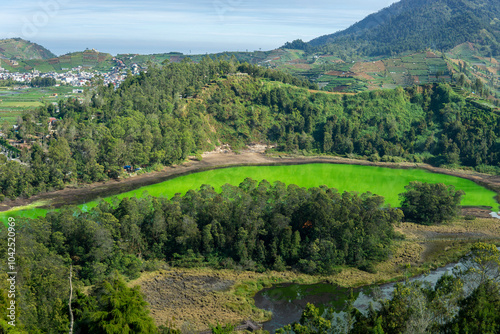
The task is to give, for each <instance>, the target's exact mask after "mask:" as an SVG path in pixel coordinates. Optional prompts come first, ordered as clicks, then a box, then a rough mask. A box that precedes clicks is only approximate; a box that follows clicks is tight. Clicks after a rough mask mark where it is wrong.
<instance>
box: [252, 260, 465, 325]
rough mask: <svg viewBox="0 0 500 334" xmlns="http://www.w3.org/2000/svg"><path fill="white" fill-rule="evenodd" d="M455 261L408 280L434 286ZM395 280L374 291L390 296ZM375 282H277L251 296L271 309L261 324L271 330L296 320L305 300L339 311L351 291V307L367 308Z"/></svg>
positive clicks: (362, 309) (384, 296)
mask: <svg viewBox="0 0 500 334" xmlns="http://www.w3.org/2000/svg"><path fill="white" fill-rule="evenodd" d="M456 265H457V264H455V263H452V264H449V265H447V266H444V267H441V268H438V269H436V270H433V271H431V272H430V273H429V274H426V275H419V276H415V277H413V278H411V279H410V281H416V280H418V281H424V282H429V283H430V284H431V285H432V286H434V285H435V284H436V283H437V281H438V280H439V278H440V277H441V276H443V275H444V274H445V273H449V274H451V272H452V270H453V268H454V267H455V266H456ZM395 284H396V283H387V284H382V285H378V288H379V289H378V290H379V292H377V295H378V296H379V298H382V299H388V298H390V297H391V294H392V291H393V290H394V286H395ZM375 286H377V285H370V286H366V287H361V288H357V289H347V288H342V287H338V286H335V285H332V284H326V283H320V284H313V285H301V284H279V285H275V286H273V287H271V288H267V289H263V290H261V291H259V292H258V293H257V294H256V295H255V297H254V300H255V305H256V306H257V307H258V308H261V309H264V310H268V311H271V312H272V313H273V318H272V319H271V320H270V321H268V322H266V323H264V324H263V325H264V329H265V330H268V331H269V332H271V333H274V331H275V330H276V329H277V328H280V327H283V326H284V325H287V324H290V323H292V322H295V321H297V322H298V321H299V320H300V316H301V315H302V311H303V310H304V308H305V307H306V305H307V303H312V304H314V305H316V306H317V307H319V308H320V312H323V311H324V309H325V308H326V307H333V308H334V309H335V310H337V311H341V310H342V309H343V308H344V306H345V301H346V300H347V299H348V298H349V297H350V295H351V293H352V295H353V297H354V298H355V302H354V307H356V308H357V309H359V310H360V311H366V310H368V307H369V305H370V302H373V296H372V293H371V292H372V290H373V287H375Z"/></svg>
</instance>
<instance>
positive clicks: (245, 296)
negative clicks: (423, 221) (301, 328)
mask: <svg viewBox="0 0 500 334" xmlns="http://www.w3.org/2000/svg"><path fill="white" fill-rule="evenodd" d="M394 228H395V230H396V232H398V233H400V234H402V235H404V239H403V240H399V241H396V242H394V244H393V246H392V250H391V255H390V257H389V259H388V260H386V261H384V262H381V263H378V264H377V265H376V266H375V269H376V271H377V272H376V273H368V272H365V271H361V270H359V269H357V268H352V267H344V268H343V269H342V271H341V272H340V273H338V274H335V275H330V276H311V275H305V274H301V273H297V272H294V271H293V270H288V271H285V272H275V271H268V272H264V273H255V272H250V271H242V270H227V269H224V270H215V269H210V268H196V269H183V268H168V267H165V269H162V270H159V271H156V272H151V273H144V274H143V275H142V276H141V277H140V278H139V279H137V280H135V281H132V282H130V283H129V284H130V285H131V286H136V285H139V286H140V287H141V291H142V292H143V293H144V295H145V300H146V301H147V302H148V303H149V305H150V306H149V308H150V310H151V316H152V317H153V319H154V320H155V322H156V324H157V325H158V326H159V325H164V324H165V323H169V324H170V326H172V325H173V326H175V327H176V328H178V329H181V328H184V329H185V330H186V329H189V328H191V329H193V330H198V331H200V330H205V329H208V328H209V327H210V325H215V324H216V323H217V322H219V323H222V324H225V323H232V324H238V323H240V322H241V321H243V320H247V319H252V320H254V321H256V322H263V321H265V320H268V319H269V317H270V316H271V314H270V313H269V312H266V311H263V310H259V309H258V308H256V307H255V303H254V300H253V296H254V295H255V293H257V292H258V291H260V290H261V289H263V288H265V287H270V286H271V285H272V284H277V283H300V284H313V283H318V282H327V283H331V284H337V285H340V286H343V287H358V286H362V285H368V284H375V283H383V282H388V281H394V280H401V279H402V278H403V277H404V275H407V274H410V275H418V274H421V273H425V272H428V271H429V270H431V269H434V268H437V267H441V266H444V265H446V264H448V263H451V262H456V261H457V260H458V259H459V258H460V257H461V256H463V255H464V254H465V253H466V252H467V250H468V248H469V246H470V245H471V244H472V243H474V242H477V241H483V242H492V243H497V244H498V243H499V242H500V222H499V221H498V220H497V219H492V218H485V219H474V220H465V219H463V218H461V219H458V220H456V221H454V222H451V223H446V224H442V225H436V226H424V225H417V224H413V223H400V224H397V225H396V226H395V227H394Z"/></svg>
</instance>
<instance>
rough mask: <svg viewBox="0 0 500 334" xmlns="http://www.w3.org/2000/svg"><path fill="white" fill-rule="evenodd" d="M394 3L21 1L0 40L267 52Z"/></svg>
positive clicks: (114, 49)
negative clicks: (15, 38)
mask: <svg viewBox="0 0 500 334" xmlns="http://www.w3.org/2000/svg"><path fill="white" fill-rule="evenodd" d="M394 2H397V1H396V0H350V1H340V0H316V1H313V0H307V1H304V0H268V1H265V0H195V1H189V0H186V1H179V0H176V1H171V0H143V1H128V0H121V1H118V0H100V1H98V0H86V1H76V0H36V1H35V0H22V1H6V3H4V4H2V7H1V11H0V39H1V38H7V37H21V38H24V39H27V40H30V41H32V42H35V43H39V44H41V45H43V46H45V47H46V48H48V49H49V50H51V51H52V52H54V53H56V54H58V55H61V54H65V53H67V52H70V51H82V50H84V49H85V48H95V49H97V50H99V51H102V52H109V53H111V54H113V55H115V54H117V53H129V52H130V53H143V54H148V53H162V52H170V51H180V52H184V53H189V52H190V51H191V52H192V53H193V54H194V53H205V52H209V53H211V52H220V51H245V50H247V49H248V50H249V51H254V50H258V49H259V48H260V49H262V50H270V49H274V48H277V47H279V46H281V45H283V44H284V43H285V42H287V41H292V40H294V39H297V38H301V39H303V40H304V41H309V40H311V39H313V38H315V37H318V36H321V35H325V34H330V33H333V32H335V31H338V30H342V29H345V28H347V27H348V26H350V25H351V24H353V23H355V22H357V21H360V20H361V19H363V18H364V17H365V16H366V15H368V14H371V13H373V12H376V11H378V10H380V9H382V8H384V7H387V6H389V5H391V4H392V3H394Z"/></svg>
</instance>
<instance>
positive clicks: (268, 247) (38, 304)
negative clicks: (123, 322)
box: [0, 179, 402, 333]
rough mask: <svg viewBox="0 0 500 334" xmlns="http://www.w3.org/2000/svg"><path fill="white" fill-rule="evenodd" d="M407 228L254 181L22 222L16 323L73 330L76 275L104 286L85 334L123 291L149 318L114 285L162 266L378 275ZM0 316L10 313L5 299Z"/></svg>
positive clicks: (347, 196)
mask: <svg viewBox="0 0 500 334" xmlns="http://www.w3.org/2000/svg"><path fill="white" fill-rule="evenodd" d="M401 218H402V213H401V211H400V210H398V209H393V208H390V207H386V206H385V205H384V199H383V198H382V197H380V196H377V195H373V194H370V193H366V194H357V193H348V192H345V193H343V194H340V193H338V192H337V191H336V190H335V189H332V188H327V187H319V188H310V189H305V188H299V187H298V186H295V185H289V186H288V187H287V186H285V185H284V184H282V183H280V182H277V183H275V184H273V185H271V184H269V182H267V181H262V182H260V183H257V182H256V181H254V180H251V179H246V180H245V181H244V182H243V183H241V184H240V185H239V186H238V187H236V186H231V185H225V186H223V188H222V191H221V192H220V193H218V192H215V191H214V189H213V188H212V187H211V186H208V185H206V186H203V187H201V189H199V190H196V191H195V190H191V191H189V192H188V193H187V194H186V195H184V196H179V195H177V196H175V197H173V198H171V199H167V198H153V197H147V198H143V199H136V198H130V199H128V198H127V199H123V200H121V201H120V202H118V203H114V205H111V204H110V203H108V202H105V201H102V202H101V203H100V204H99V205H98V206H97V207H96V208H95V209H93V210H92V211H91V212H81V211H80V210H78V209H77V208H72V207H67V208H63V209H61V210H60V211H59V212H52V213H49V214H48V215H47V216H46V217H45V218H39V219H35V220H29V219H26V220H24V221H21V220H19V221H18V222H17V226H18V227H17V236H18V237H17V240H16V243H17V246H16V249H17V254H16V257H17V266H18V268H19V269H18V281H17V291H18V296H19V297H18V298H17V303H18V309H20V310H22V313H20V314H19V316H18V321H19V323H22V324H24V326H25V328H26V330H27V331H28V332H29V333H52V332H57V331H58V330H60V329H61V328H64V327H65V326H66V327H67V326H68V311H67V310H68V308H67V300H68V299H67V298H68V297H67V296H68V289H69V286H68V285H69V282H68V279H67V277H68V275H69V270H70V269H69V268H70V265H71V266H72V268H73V269H72V270H73V275H74V281H75V282H76V283H75V284H76V287H79V288H78V289H77V290H81V288H82V285H83V284H84V285H91V284H92V285H94V284H97V286H96V288H95V290H94V292H93V293H92V294H91V295H90V296H89V297H85V295H83V294H77V296H79V297H78V298H79V299H78V301H77V302H76V305H80V304H81V305H80V308H79V307H77V308H76V309H77V310H79V309H80V310H81V313H78V312H76V313H75V314H76V315H77V322H76V323H77V324H78V326H84V327H85V326H90V327H92V326H94V327H95V326H98V325H97V324H96V323H98V322H99V321H97V320H96V318H95V317H98V316H99V317H103V319H104V318H106V316H104V315H103V314H102V313H100V312H103V309H105V310H108V312H110V308H111V309H112V308H113V307H111V306H110V303H112V302H113V298H112V297H111V296H107V294H106V293H104V294H103V293H102V290H103V289H104V290H106V291H110V292H109V293H108V294H110V295H112V294H113V293H114V292H116V293H118V292H117V290H119V291H122V290H125V292H123V293H126V294H128V297H126V298H130V299H132V300H136V302H131V303H132V304H133V307H137V308H138V309H144V305H143V304H141V303H140V301H139V300H140V299H141V298H139V297H138V296H137V292H136V291H135V292H134V291H129V290H127V289H125V288H124V287H122V286H121V285H122V283H120V281H119V279H118V278H117V277H118V276H117V275H123V276H125V277H128V278H130V279H132V278H137V277H138V276H139V274H140V273H141V272H142V271H145V270H156V269H158V265H159V264H160V263H165V262H168V263H170V264H171V265H174V266H182V267H196V266H211V267H214V268H233V269H237V268H239V269H247V270H257V271H264V270H268V269H273V270H277V271H283V270H286V269H289V268H292V267H293V268H295V269H297V270H300V271H303V272H306V273H311V274H318V273H322V274H328V273H332V272H334V271H336V270H337V268H340V266H344V265H350V266H356V267H359V268H362V269H364V270H373V269H372V268H373V264H374V263H376V262H378V261H381V260H384V259H386V258H387V257H388V254H389V246H390V245H391V243H392V240H394V239H395V238H396V234H395V232H394V230H393V223H396V222H399V221H401ZM6 254H7V243H1V244H0V255H2V256H4V257H6V256H7V255H6ZM113 277H115V278H113ZM1 282H2V283H0V284H2V286H3V284H6V282H7V280H5V279H2V280H1ZM114 285H116V287H113V286H114ZM2 291H7V289H5V290H3V289H2ZM113 291H114V292H113ZM120 293H121V292H120ZM0 297H2V296H0ZM3 298H4V299H5V300H6V298H5V296H3ZM86 298H87V299H88V298H90V299H92V300H87V299H86ZM93 298H94V299H95V300H94V299H93ZM123 298H125V297H123ZM0 306H1V307H6V306H5V305H2V299H1V298H0ZM115 308H119V305H118V306H115ZM125 311H126V310H123V312H125ZM2 312H3V311H2ZM129 312H131V311H130V310H129ZM92 314H94V315H92ZM99 314H100V315H99ZM138 314H139V313H138ZM140 314H142V313H140ZM110 317H111V316H110ZM111 318H112V317H111ZM111 318H109V319H111ZM138 318H140V317H139V315H138ZM108 321H109V322H110V323H112V322H113V321H112V320H108ZM84 327H82V328H84ZM85 328H86V327H85ZM83 332H85V331H83ZM83 332H82V333H83ZM92 332H93V331H92ZM97 332H99V333H100V332H101V331H96V332H95V333H97ZM113 333H114V332H113ZM116 333H119V332H116Z"/></svg>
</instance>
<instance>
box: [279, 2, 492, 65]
mask: <svg viewBox="0 0 500 334" xmlns="http://www.w3.org/2000/svg"><path fill="white" fill-rule="evenodd" d="M499 15H500V5H499V3H498V1H496V0H468V1H448V0H437V1H428V0H418V1H416V0H403V1H399V2H397V3H394V4H392V5H391V6H389V7H387V8H385V9H382V10H381V11H379V12H377V13H374V14H371V15H369V16H367V17H366V18H365V19H363V20H361V21H360V22H358V23H356V24H354V25H352V26H351V27H349V28H348V29H345V30H343V31H340V32H337V33H335V34H331V35H325V36H321V37H318V38H315V39H313V40H312V41H310V42H309V43H300V41H294V42H292V43H289V44H287V45H285V46H294V47H297V48H300V49H303V50H306V51H315V52H317V51H323V52H328V53H333V54H337V55H341V56H347V57H356V56H380V55H385V56H391V55H394V54H400V53H402V52H407V51H421V50H425V49H427V48H433V49H435V50H450V49H452V48H454V47H455V46H457V45H459V44H462V43H465V42H471V43H476V44H477V45H478V46H479V47H480V48H481V51H482V53H483V54H485V55H486V56H488V57H489V56H496V55H498V54H499V52H500V35H499V29H498V27H499V26H500V22H499V21H498V17H499Z"/></svg>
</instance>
